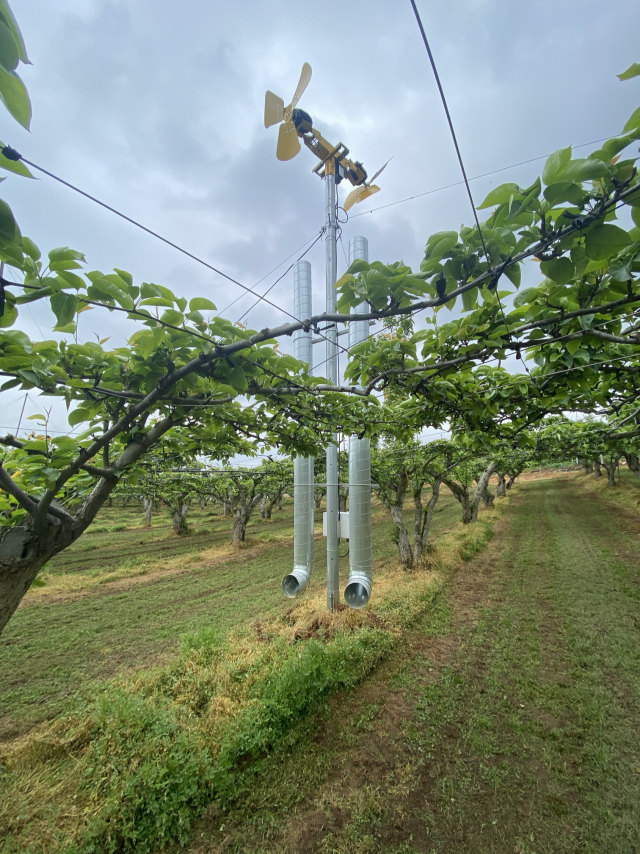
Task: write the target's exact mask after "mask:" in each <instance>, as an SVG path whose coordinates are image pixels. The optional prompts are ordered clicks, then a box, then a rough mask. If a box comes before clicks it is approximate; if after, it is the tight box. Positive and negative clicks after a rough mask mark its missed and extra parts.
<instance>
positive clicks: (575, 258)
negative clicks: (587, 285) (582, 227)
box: [571, 244, 589, 279]
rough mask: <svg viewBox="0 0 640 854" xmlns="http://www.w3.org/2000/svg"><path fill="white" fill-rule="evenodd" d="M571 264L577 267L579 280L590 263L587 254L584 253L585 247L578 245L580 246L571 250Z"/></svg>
mask: <svg viewBox="0 0 640 854" xmlns="http://www.w3.org/2000/svg"><path fill="white" fill-rule="evenodd" d="M571 263H572V264H573V266H574V267H575V271H576V278H578V279H579V278H580V277H581V276H582V274H583V273H584V271H585V269H586V266H587V264H588V263H589V261H588V259H587V253H586V252H585V251H584V246H581V245H580V244H578V246H574V247H573V249H572V250H571Z"/></svg>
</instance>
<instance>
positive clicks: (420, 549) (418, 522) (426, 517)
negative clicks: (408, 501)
mask: <svg viewBox="0 0 640 854" xmlns="http://www.w3.org/2000/svg"><path fill="white" fill-rule="evenodd" d="M439 498H440V481H439V480H436V481H434V483H433V486H432V487H431V498H430V499H429V502H428V504H427V506H426V509H424V508H423V507H422V490H420V491H419V492H418V491H417V490H416V492H414V493H413V501H414V504H415V508H416V514H415V537H414V541H413V565H414V566H417V565H418V563H420V561H421V560H422V556H423V554H424V550H425V548H426V546H427V540H428V538H429V530H430V529H431V521H432V519H433V511H434V509H435V506H436V504H437V503H438V499H439Z"/></svg>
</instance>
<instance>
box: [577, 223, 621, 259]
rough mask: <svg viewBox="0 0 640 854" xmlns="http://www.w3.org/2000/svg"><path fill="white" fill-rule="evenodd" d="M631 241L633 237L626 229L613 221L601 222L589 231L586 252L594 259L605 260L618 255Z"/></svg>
mask: <svg viewBox="0 0 640 854" xmlns="http://www.w3.org/2000/svg"><path fill="white" fill-rule="evenodd" d="M631 242H632V241H631V238H630V237H629V235H628V234H627V232H626V231H624V229H622V228H619V227H618V226H617V225H611V223H600V224H598V225H595V226H593V228H590V229H589V231H587V233H586V236H585V252H586V253H587V257H588V258H591V259H592V260H593V261H604V260H605V259H607V258H612V257H613V256H614V255H617V254H618V252H620V251H621V250H622V249H624V248H625V246H629V244H630V243H631Z"/></svg>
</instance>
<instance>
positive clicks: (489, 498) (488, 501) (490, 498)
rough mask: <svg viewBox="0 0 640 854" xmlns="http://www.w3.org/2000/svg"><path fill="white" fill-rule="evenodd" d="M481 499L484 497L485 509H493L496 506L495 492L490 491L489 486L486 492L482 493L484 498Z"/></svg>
mask: <svg viewBox="0 0 640 854" xmlns="http://www.w3.org/2000/svg"><path fill="white" fill-rule="evenodd" d="M481 497H482V503H483V504H484V506H485V507H491V508H493V506H494V503H493V502H494V499H495V495H494V494H493V492H491V490H490V489H489V484H487V486H486V487H485V490H484V492H483V493H482V496H481Z"/></svg>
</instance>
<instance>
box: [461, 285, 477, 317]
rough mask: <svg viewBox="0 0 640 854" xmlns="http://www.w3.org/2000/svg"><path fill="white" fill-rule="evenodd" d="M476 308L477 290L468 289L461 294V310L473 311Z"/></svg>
mask: <svg viewBox="0 0 640 854" xmlns="http://www.w3.org/2000/svg"><path fill="white" fill-rule="evenodd" d="M477 306H478V289H477V288H470V289H469V290H468V291H465V292H464V293H463V294H462V308H463V309H464V310H465V311H473V309H474V308H477Z"/></svg>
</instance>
